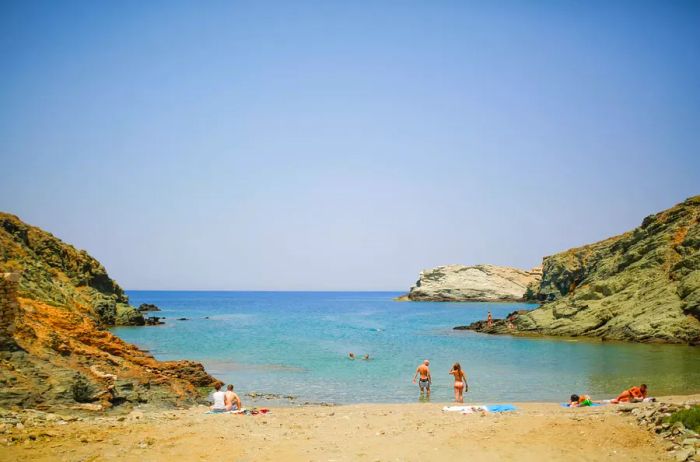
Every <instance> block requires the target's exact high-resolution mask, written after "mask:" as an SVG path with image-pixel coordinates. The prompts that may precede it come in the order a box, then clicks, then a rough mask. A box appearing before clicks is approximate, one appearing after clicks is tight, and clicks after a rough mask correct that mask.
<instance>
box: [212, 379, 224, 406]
mask: <svg viewBox="0 0 700 462" xmlns="http://www.w3.org/2000/svg"><path fill="white" fill-rule="evenodd" d="M214 390H216V391H215V392H214V393H213V394H212V395H211V397H212V400H213V401H214V404H213V405H212V406H211V407H210V408H209V409H211V410H212V411H225V410H226V404H225V402H224V392H223V391H221V383H219V382H216V384H215V385H214Z"/></svg>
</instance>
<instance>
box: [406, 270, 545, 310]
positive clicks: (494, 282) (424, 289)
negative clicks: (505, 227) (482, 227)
mask: <svg viewBox="0 0 700 462" xmlns="http://www.w3.org/2000/svg"><path fill="white" fill-rule="evenodd" d="M540 277H541V271H540V269H539V268H533V269H532V270H530V271H523V270H520V269H517V268H509V267H505V266H494V265H476V266H463V265H447V266H438V267H437V268H433V269H429V270H425V271H423V272H421V273H420V276H419V279H418V281H417V282H416V284H415V285H414V286H413V287H411V290H410V292H409V293H408V298H409V299H410V300H414V301H438V302H459V301H485V302H512V301H522V300H524V299H525V294H526V291H527V288H528V286H530V285H532V284H535V285H536V284H538V283H539V280H540Z"/></svg>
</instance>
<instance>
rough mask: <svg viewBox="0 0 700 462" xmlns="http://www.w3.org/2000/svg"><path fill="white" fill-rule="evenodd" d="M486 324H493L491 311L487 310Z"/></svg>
mask: <svg viewBox="0 0 700 462" xmlns="http://www.w3.org/2000/svg"><path fill="white" fill-rule="evenodd" d="M486 325H487V326H488V327H491V326H493V316H491V312H490V311H489V314H488V316H486Z"/></svg>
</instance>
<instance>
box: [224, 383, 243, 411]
mask: <svg viewBox="0 0 700 462" xmlns="http://www.w3.org/2000/svg"><path fill="white" fill-rule="evenodd" d="M224 404H225V405H226V410H227V411H236V410H238V409H242V408H243V406H241V398H239V397H238V395H237V394H236V393H234V392H233V385H232V384H228V385H227V386H226V393H225V394H224Z"/></svg>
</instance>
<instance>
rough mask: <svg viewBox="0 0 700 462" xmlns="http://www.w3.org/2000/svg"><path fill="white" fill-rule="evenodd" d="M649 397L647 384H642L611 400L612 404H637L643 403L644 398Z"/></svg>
mask: <svg viewBox="0 0 700 462" xmlns="http://www.w3.org/2000/svg"><path fill="white" fill-rule="evenodd" d="M646 397H647V385H646V384H645V383H643V384H641V385H640V386H638V387H632V388H630V389H628V390H625V391H623V392H622V393H620V395H619V396H618V397H617V398H615V399H611V400H610V402H611V403H614V404H617V403H636V402H639V401H643V400H644V398H646Z"/></svg>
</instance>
